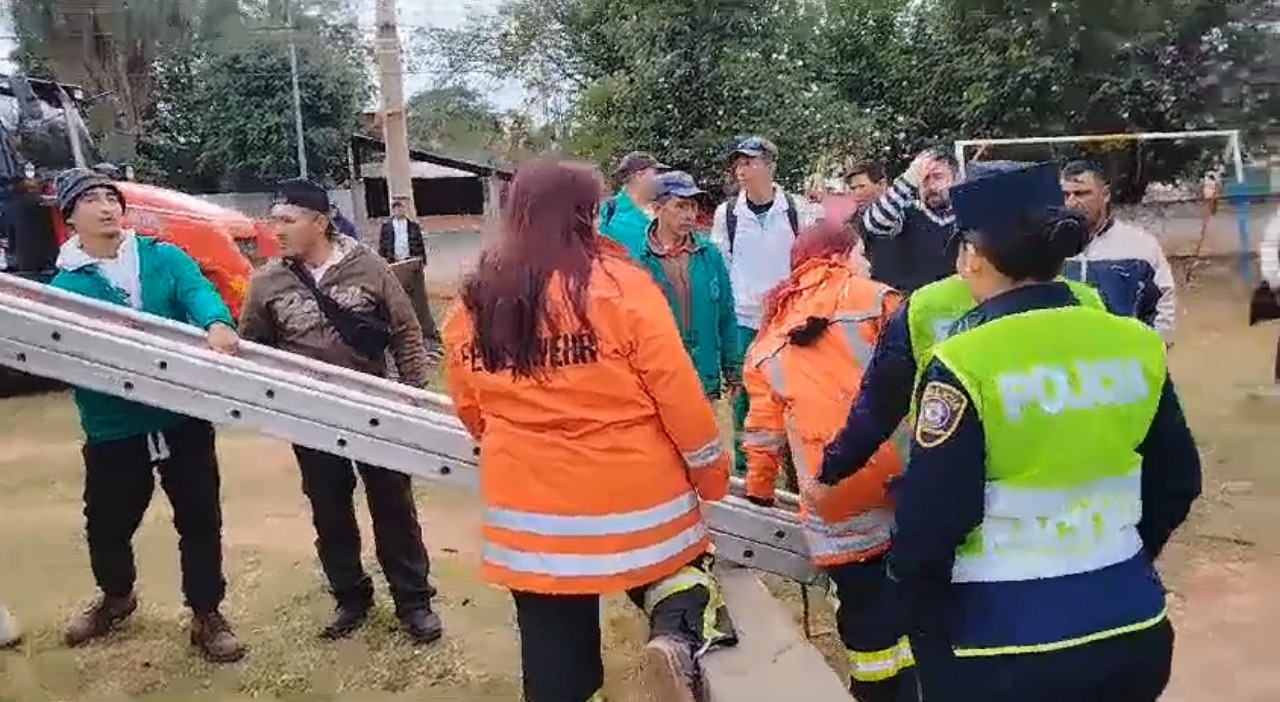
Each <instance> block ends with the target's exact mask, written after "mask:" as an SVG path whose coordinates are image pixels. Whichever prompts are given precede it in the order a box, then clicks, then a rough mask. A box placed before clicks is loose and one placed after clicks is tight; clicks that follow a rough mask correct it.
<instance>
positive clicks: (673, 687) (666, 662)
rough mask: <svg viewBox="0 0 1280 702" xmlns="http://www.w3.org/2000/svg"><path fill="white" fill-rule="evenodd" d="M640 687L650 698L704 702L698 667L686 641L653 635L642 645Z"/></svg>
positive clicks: (653, 701)
mask: <svg viewBox="0 0 1280 702" xmlns="http://www.w3.org/2000/svg"><path fill="white" fill-rule="evenodd" d="M643 674H644V678H643V679H644V691H645V694H646V699H648V700H650V701H651V702H706V699H707V698H706V695H705V694H704V689H703V685H702V671H701V670H700V668H699V666H698V662H697V660H695V659H694V657H693V648H692V646H690V645H689V643H688V642H685V641H682V640H680V639H678V638H676V637H674V636H656V637H654V638H653V639H652V640H651V641H649V643H648V644H647V645H645V647H644V667H643Z"/></svg>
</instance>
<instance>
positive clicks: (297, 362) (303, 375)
mask: <svg viewBox="0 0 1280 702" xmlns="http://www.w3.org/2000/svg"><path fill="white" fill-rule="evenodd" d="M9 279H12V280H13V281H14V285H13V287H14V288H18V289H20V290H21V291H22V292H24V293H25V292H32V293H34V294H33V295H31V296H29V297H28V296H27V295H25V294H24V295H22V297H23V298H25V299H26V300H33V301H35V302H37V303H43V305H47V307H39V308H38V309H35V310H33V311H36V312H37V313H38V314H39V315H40V316H41V317H44V318H49V319H54V318H61V319H64V320H66V321H67V322H68V323H71V324H77V325H78V324H80V323H81V321H82V320H81V317H80V316H78V315H79V314H84V316H87V317H90V318H95V317H96V318H106V319H105V320H103V319H93V321H94V322H100V321H115V322H116V323H118V324H120V325H121V326H124V327H125V329H124V330H121V329H120V328H119V327H101V326H99V327H98V328H99V329H100V330H102V331H110V333H112V334H113V335H120V336H130V330H132V331H139V332H143V333H149V334H155V335H157V336H162V337H164V338H169V339H171V340H174V341H178V342H179V343H182V342H187V343H189V345H190V348H191V349H192V353H193V354H205V353H212V352H211V351H209V350H208V349H207V348H206V347H205V344H204V335H203V333H202V332H200V331H199V330H198V329H196V328H195V327H191V326H189V325H185V324H181V323H178V322H174V321H172V320H168V319H165V318H163V317H157V316H154V315H149V314H146V313H142V312H138V311H136V310H132V309H129V308H125V307H121V306H119V305H112V304H109V303H104V302H101V301H99V300H94V299H91V298H86V297H82V296H80V295H75V294H72V293H67V292H65V291H62V290H57V289H55V288H50V287H49V286H47V285H41V284H39V283H34V282H32V281H28V280H25V279H22V278H17V277H15V276H9V275H6V274H0V302H4V300H3V295H4V289H5V286H7V285H8V284H9V282H10V281H9ZM9 302H10V304H9V305H4V306H2V307H8V308H22V307H34V306H32V305H28V304H26V303H25V302H21V301H13V300H10V301H9ZM64 303H65V304H64ZM68 307H71V308H74V309H68ZM77 310H83V312H82V313H78V312H77ZM0 328H3V326H2V325H0ZM164 331H171V332H173V334H172V335H170V334H164V333H162V332H164ZM0 333H2V332H0ZM147 342H148V343H150V344H155V343H156V342H154V341H153V340H151V339H150V338H148V340H147ZM220 358H221V359H222V363H224V364H226V365H229V366H236V365H241V364H242V362H244V363H252V364H254V366H255V367H254V369H253V370H254V372H260V373H262V374H263V375H264V376H274V377H275V379H277V380H281V381H285V382H289V383H291V384H307V385H310V386H311V387H312V388H313V389H316V390H319V391H321V392H332V388H331V387H329V385H333V386H338V387H341V388H343V389H344V390H347V391H355V392H360V393H364V394H368V395H370V396H373V397H376V398H380V399H384V400H392V401H398V402H400V403H402V404H408V405H411V406H414V407H419V408H423V409H428V410H432V411H437V412H440V413H442V414H448V415H449V416H450V417H451V420H450V421H451V422H456V417H454V416H453V403H452V402H451V401H450V399H449V398H448V397H447V396H445V395H442V394H439V393H433V392H429V391H425V390H422V389H419V388H413V387H409V386H406V385H403V384H401V383H395V382H393V381H389V380H386V379H384V378H377V377H374V376H370V375H368V374H365V373H359V372H357V371H353V370H350V369H348V368H343V367H341V366H335V365H332V364H328V363H324V362H321V361H316V360H314V359H310V358H307V357H305V356H299V355H297V354H292V353H288V352H286V351H281V350H279V349H275V348H271V347H268V346H262V345H260V344H254V343H251V342H244V343H243V344H242V346H241V353H240V354H238V355H237V356H235V357H228V356H220ZM243 367H244V368H245V369H246V370H247V369H248V366H247V365H245V366H243ZM282 374H283V375H282ZM310 381H319V383H324V385H316V384H314V383H312V382H310ZM388 409H391V408H388ZM459 426H460V424H459ZM732 489H733V492H734V494H738V495H745V483H744V481H743V480H742V479H741V478H733V482H732ZM776 499H777V501H778V503H779V504H780V505H784V506H788V507H793V508H795V507H798V506H799V496H798V495H796V494H795V493H792V492H788V491H785V490H779V491H778V492H777V493H776Z"/></svg>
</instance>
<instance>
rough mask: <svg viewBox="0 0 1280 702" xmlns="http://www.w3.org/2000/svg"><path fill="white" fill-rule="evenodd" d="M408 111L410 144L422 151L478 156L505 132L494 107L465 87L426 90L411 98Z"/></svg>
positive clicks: (472, 89) (454, 86)
mask: <svg viewBox="0 0 1280 702" xmlns="http://www.w3.org/2000/svg"><path fill="white" fill-rule="evenodd" d="M407 108H408V112H409V141H410V142H411V143H413V144H415V145H417V146H420V147H422V148H427V149H435V150H442V151H449V152H454V153H458V154H464V155H469V156H475V155H478V154H481V153H484V152H486V151H488V150H489V149H490V148H491V147H493V146H494V144H495V142H496V141H497V140H498V138H499V137H500V135H501V133H502V126H501V124H500V123H499V120H498V117H497V115H495V114H494V112H493V108H492V107H491V106H490V105H489V104H488V103H486V102H485V101H484V99H483V98H481V97H480V94H479V93H478V92H477V91H476V90H475V89H474V88H471V87H467V86H465V85H450V86H445V87H440V88H432V89H430V90H423V91H421V92H419V93H417V94H415V95H414V96H413V97H411V98H409V103H408V105H407Z"/></svg>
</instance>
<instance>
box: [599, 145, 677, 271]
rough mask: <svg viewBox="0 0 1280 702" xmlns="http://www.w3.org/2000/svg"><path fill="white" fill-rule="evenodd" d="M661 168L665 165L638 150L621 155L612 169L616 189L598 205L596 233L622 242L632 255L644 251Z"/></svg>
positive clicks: (663, 168)
mask: <svg viewBox="0 0 1280 702" xmlns="http://www.w3.org/2000/svg"><path fill="white" fill-rule="evenodd" d="M665 170H667V166H665V165H663V164H661V163H658V161H657V159H655V158H654V157H652V156H650V155H649V154H645V153H641V152H639V151H633V152H631V153H629V154H627V155H626V156H623V157H622V160H621V161H619V162H618V167H617V168H615V169H614V170H613V180H614V182H616V183H618V185H619V189H618V192H617V193H615V194H614V195H613V197H610V198H609V199H607V200H605V201H604V204H603V205H601V206H600V233H601V234H604V235H605V236H607V237H609V238H610V239H613V240H614V241H616V242H618V243H619V244H622V245H623V246H624V247H626V249H627V252H628V253H630V254H631V255H632V256H639V255H640V254H642V253H644V250H645V238H646V236H647V234H648V231H649V224H650V223H651V222H652V221H653V206H654V201H653V198H654V187H655V183H656V179H657V177H658V173H659V172H661V171H665Z"/></svg>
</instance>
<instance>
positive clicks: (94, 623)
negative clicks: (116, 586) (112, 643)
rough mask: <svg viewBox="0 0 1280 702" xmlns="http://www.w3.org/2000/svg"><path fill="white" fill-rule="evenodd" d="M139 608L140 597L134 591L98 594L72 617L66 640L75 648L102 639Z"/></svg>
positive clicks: (65, 636)
mask: <svg viewBox="0 0 1280 702" xmlns="http://www.w3.org/2000/svg"><path fill="white" fill-rule="evenodd" d="M137 609H138V598H137V596H136V595H134V594H133V593H129V594H128V595H125V596H123V597H112V596H110V595H98V596H97V597H96V598H94V600H93V602H91V603H89V605H88V606H86V607H85V608H84V609H82V610H80V611H79V612H77V613H76V615H75V616H73V617H72V618H71V621H70V622H69V623H68V624H67V631H66V633H65V634H64V640H65V641H66V644H67V645H68V646H71V647H73V648H74V647H76V646H80V645H82V644H86V643H89V642H90V641H93V640H95V639H100V638H102V637H104V636H106V635H107V634H110V633H111V632H112V631H115V630H116V629H118V628H119V627H120V625H121V624H124V623H125V622H126V621H128V619H129V617H130V616H131V615H132V614H133V613H134V612H135V611H137Z"/></svg>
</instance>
